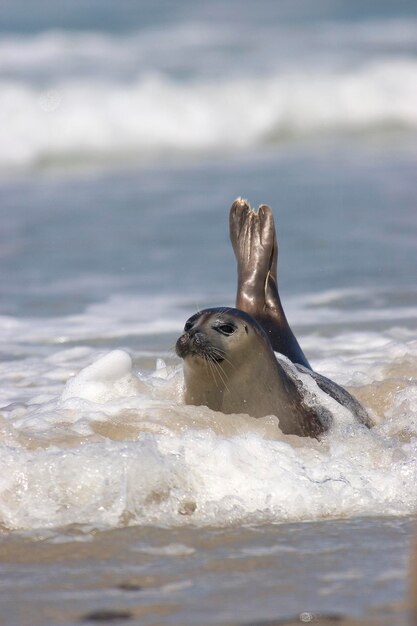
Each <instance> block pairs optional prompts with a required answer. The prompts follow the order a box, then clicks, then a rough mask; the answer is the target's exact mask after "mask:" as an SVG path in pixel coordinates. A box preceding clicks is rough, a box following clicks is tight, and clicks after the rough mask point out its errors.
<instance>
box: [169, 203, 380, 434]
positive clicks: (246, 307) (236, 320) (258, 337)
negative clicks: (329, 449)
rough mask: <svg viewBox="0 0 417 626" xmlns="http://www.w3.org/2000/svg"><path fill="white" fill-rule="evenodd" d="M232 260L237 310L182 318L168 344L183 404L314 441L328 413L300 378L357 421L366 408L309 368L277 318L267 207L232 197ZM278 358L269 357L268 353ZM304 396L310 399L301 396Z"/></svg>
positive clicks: (274, 250)
mask: <svg viewBox="0 0 417 626" xmlns="http://www.w3.org/2000/svg"><path fill="white" fill-rule="evenodd" d="M229 225H230V239H231V242H232V246H233V250H234V252H235V256H236V260H237V273H238V281H237V294H236V307H237V308H213V309H205V310H203V311H200V312H198V313H196V314H195V315H193V316H192V317H190V318H189V319H188V320H187V322H186V324H185V327H184V334H183V335H181V337H180V338H179V339H178V341H177V343H176V352H177V355H178V356H180V357H181V358H182V359H184V381H185V402H186V404H194V405H206V406H208V407H209V408H211V409H213V410H215V411H222V412H223V413H247V414H248V415H251V416H252V417H264V416H266V415H276V416H277V417H278V419H279V425H280V429H281V431H282V432H283V433H285V434H293V435H299V436H309V437H318V436H319V435H321V434H322V433H323V432H325V431H326V430H328V428H329V427H330V425H331V423H332V415H331V413H330V411H328V410H327V409H326V408H325V407H324V406H323V405H322V404H321V403H320V401H319V400H318V399H317V397H314V394H313V398H312V397H311V394H309V393H307V392H306V389H305V387H304V385H303V383H302V380H301V378H302V376H301V375H307V376H308V377H309V378H311V379H313V380H314V382H315V383H316V384H317V386H318V387H319V388H320V389H321V390H322V391H323V392H324V393H325V394H326V395H328V396H330V397H331V398H332V399H333V400H335V401H336V402H337V403H338V404H340V405H341V406H343V407H345V408H347V409H348V410H349V411H350V412H351V413H352V414H353V415H354V416H355V417H356V418H357V420H358V421H359V422H360V423H362V424H364V425H365V426H367V427H371V426H372V421H371V420H370V418H369V415H368V413H367V411H366V410H365V409H364V408H363V407H362V405H361V404H360V403H359V402H358V400H356V399H355V398H354V397H353V396H352V395H351V394H350V393H349V392H348V391H347V390H346V389H344V388H343V387H341V386H340V385H337V384H336V383H335V382H333V381H332V380H330V379H329V378H326V377H325V376H322V375H321V374H318V373H317V372H315V371H313V369H312V368H311V366H310V364H309V362H308V360H307V358H306V356H305V354H304V352H303V350H302V349H301V347H300V345H299V343H298V341H297V339H296V337H295V335H294V333H293V331H292V330H291V328H290V325H289V323H288V320H287V318H286V316H285V313H284V309H283V306H282V304H281V299H280V296H279V291H278V279H277V277H278V269H277V266H278V245H277V236H276V230H275V223H274V218H273V214H272V211H271V209H270V207H269V206H267V205H261V206H260V207H259V209H258V212H255V211H253V210H252V209H251V207H250V205H249V203H248V202H247V200H243V199H242V198H237V199H236V200H235V201H234V202H233V204H232V206H231V208H230V217H229ZM275 353H280V354H281V355H283V357H284V358H283V359H282V358H280V359H279V360H277V358H276V356H277V355H276V354H275ZM308 396H310V397H308Z"/></svg>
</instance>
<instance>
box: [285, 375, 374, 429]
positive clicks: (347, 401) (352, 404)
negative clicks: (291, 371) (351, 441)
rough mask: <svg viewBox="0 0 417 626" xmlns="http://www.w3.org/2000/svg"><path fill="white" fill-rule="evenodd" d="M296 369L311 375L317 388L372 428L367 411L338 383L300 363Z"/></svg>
mask: <svg viewBox="0 0 417 626" xmlns="http://www.w3.org/2000/svg"><path fill="white" fill-rule="evenodd" d="M295 367H296V368H297V369H298V371H299V372H301V373H302V374H309V375H310V376H311V377H312V378H314V380H315V381H316V383H317V386H318V387H319V388H320V389H321V390H322V391H324V393H326V394H327V395H328V396H330V397H331V398H333V400H336V402H338V403H339V404H340V405H341V406H344V407H345V408H346V409H348V410H349V411H350V412H351V413H352V415H354V416H355V417H356V419H357V420H358V421H359V422H360V423H361V424H363V425H364V426H367V428H372V426H373V422H372V420H371V418H370V417H369V415H368V412H367V411H366V409H365V408H364V407H363V406H362V405H361V403H360V402H359V401H358V400H356V398H354V397H353V396H352V395H351V394H350V393H349V392H348V391H346V389H345V388H344V387H341V386H340V385H338V384H337V383H335V382H333V381H332V380H330V378H326V376H322V375H321V374H318V373H317V372H315V371H314V370H309V369H307V368H306V367H303V366H302V365H299V364H298V363H296V364H295Z"/></svg>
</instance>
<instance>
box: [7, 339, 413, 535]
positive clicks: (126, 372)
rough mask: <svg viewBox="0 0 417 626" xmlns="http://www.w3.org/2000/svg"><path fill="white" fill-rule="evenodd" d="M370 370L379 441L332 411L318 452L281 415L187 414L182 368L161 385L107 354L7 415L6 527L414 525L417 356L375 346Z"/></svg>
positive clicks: (162, 370)
mask: <svg viewBox="0 0 417 626" xmlns="http://www.w3.org/2000/svg"><path fill="white" fill-rule="evenodd" d="M363 338H364V340H365V334H364V336H363ZM362 348H363V346H362ZM372 349H373V348H372V345H370V347H369V351H370V352H372ZM360 350H361V349H360V348H359V347H358V349H357V353H356V356H352V355H351V357H350V358H351V359H352V363H351V368H350V379H349V380H348V381H347V382H348V383H349V382H350V383H352V381H353V380H354V379H355V358H358V359H359V358H360ZM93 355H94V352H93V351H90V352H89V349H79V348H75V349H73V350H65V351H62V353H57V354H55V355H54V356H53V357H52V358H50V357H48V361H47V362H48V365H49V367H50V366H51V364H52V363H53V364H54V367H58V368H59V367H60V366H65V367H67V366H68V364H70V363H72V365H74V362H75V361H76V360H77V359H80V361H85V360H86V359H87V358H90V359H91V358H92V357H93ZM370 356H371V357H372V354H371V355H370ZM343 367H344V366H343ZM341 371H342V370H341ZM366 372H367V375H368V378H370V379H372V380H373V381H374V382H372V383H371V384H370V385H362V387H358V388H357V390H358V391H359V392H361V393H369V396H368V400H369V403H370V404H368V406H369V405H370V407H371V410H374V411H380V416H379V417H380V421H381V423H380V424H379V425H378V426H376V427H375V428H374V429H372V430H368V429H366V428H365V427H361V426H359V425H356V424H354V423H353V422H352V420H351V419H346V415H344V414H343V410H340V411H339V410H338V409H337V408H336V407H334V406H332V407H330V405H329V408H331V409H332V411H333V413H334V416H335V421H336V427H334V428H332V430H331V431H330V433H329V434H328V435H326V436H325V437H324V438H323V439H322V441H321V442H316V441H315V440H310V439H299V438H297V437H285V436H283V435H281V434H280V432H279V429H278V426H277V420H276V418H272V417H271V418H265V419H263V420H256V419H253V418H250V417H248V416H243V415H242V416H239V415H222V414H219V413H214V412H212V411H210V410H209V409H207V408H206V407H189V406H184V405H183V404H182V400H181V388H182V384H183V379H182V372H181V367H180V366H176V367H172V366H168V365H166V364H165V363H163V362H162V361H161V360H159V362H158V367H157V369H156V371H155V372H154V373H153V374H146V373H135V372H134V371H133V370H132V364H131V359H130V356H129V355H128V354H126V353H125V352H123V351H121V350H116V351H113V352H111V353H110V354H107V355H103V356H102V357H101V358H100V359H98V360H96V361H95V362H93V363H91V364H89V365H87V367H85V368H83V369H81V371H79V372H78V373H77V374H76V375H75V377H73V378H72V379H70V380H69V381H68V382H67V383H66V385H65V387H64V389H62V382H58V379H59V377H55V378H53V381H52V383H51V385H52V386H53V388H54V389H55V392H56V395H55V396H54V397H53V396H52V397H49V398H44V399H42V398H39V397H38V402H37V403H32V404H31V403H30V402H28V403H26V404H25V403H24V402H22V403H21V405H20V407H6V408H4V409H3V411H2V414H3V417H2V418H1V422H0V427H1V430H0V432H1V440H0V441H1V458H2V463H3V464H4V467H7V471H4V472H2V473H1V478H0V494H1V497H0V521H1V523H2V524H3V525H4V526H5V527H7V528H11V529H15V528H20V529H22V528H23V529H26V528H27V529H29V528H40V527H54V526H62V525H66V524H72V523H79V524H86V525H88V527H89V528H91V526H107V527H114V526H119V525H125V524H155V523H156V524H163V525H166V524H168V525H181V524H184V523H189V522H192V523H193V524H197V525H207V524H235V523H242V521H252V522H257V523H259V522H263V521H274V522H276V521H282V520H293V521H296V520H306V519H310V520H311V519H321V518H326V517H339V516H353V515H359V514H361V515H391V514H409V513H411V512H413V511H414V510H415V507H416V498H415V484H416V479H417V411H416V403H415V394H416V388H417V386H416V380H417V345H416V344H415V343H413V342H412V343H404V342H402V341H400V340H394V339H393V338H391V341H390V342H389V343H386V344H385V349H383V348H382V344H380V343H375V352H374V353H373V360H372V358H371V359H370V360H369V362H368V364H367V365H366ZM339 374H340V371H339ZM312 391H314V393H315V394H320V393H321V392H320V391H319V390H317V388H316V387H315V389H314V390H312ZM32 393H33V391H32ZM374 396H375V397H374ZM322 400H323V402H326V399H325V398H324V396H322ZM372 402H373V403H374V404H372Z"/></svg>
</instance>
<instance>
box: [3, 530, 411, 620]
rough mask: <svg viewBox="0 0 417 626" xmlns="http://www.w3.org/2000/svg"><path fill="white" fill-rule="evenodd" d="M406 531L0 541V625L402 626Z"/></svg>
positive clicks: (153, 533) (36, 535)
mask: <svg viewBox="0 0 417 626" xmlns="http://www.w3.org/2000/svg"><path fill="white" fill-rule="evenodd" d="M412 528H413V521H412V519H411V518H362V519H359V518H357V519H351V520H333V521H324V522H314V523H299V524H277V525H266V526H255V527H247V528H223V529H222V528H210V529H202V528H200V529H197V528H182V529H158V528H151V527H148V528H144V527H132V528H121V529H117V530H109V531H97V530H93V529H90V530H89V531H88V529H86V528H83V529H81V528H74V527H73V528H66V529H62V530H61V531H55V530H51V531H48V530H45V531H33V532H30V533H11V534H4V535H3V536H2V537H1V540H0V575H1V587H2V594H1V599H0V624H2V625H3V624H4V625H5V626H6V625H7V626H12V625H18V624H19V626H29V625H30V626H48V625H52V624H56V625H59V624H71V625H75V624H80V623H112V624H124V623H126V624H141V625H142V624H143V626H160V625H165V624H166V625H169V624H181V625H182V624H184V625H192V626H193V625H198V626H211V625H214V624H217V625H221V626H274V625H278V624H279V625H284V624H285V625H287V626H290V625H292V624H303V623H304V624H305V623H312V624H321V625H323V626H326V625H327V624H338V625H340V626H354V625H355V626H356V625H360V624H363V625H365V624H366V625H367V626H388V625H390V626H393V625H394V624H395V625H396V626H402V625H404V626H405V624H407V623H408V622H407V605H406V600H407V585H408V582H407V581H408V556H409V545H410V535H411V531H412ZM381 545H384V546H385V550H384V551H381V549H380V546H381Z"/></svg>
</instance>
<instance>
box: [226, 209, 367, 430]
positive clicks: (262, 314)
mask: <svg viewBox="0 0 417 626" xmlns="http://www.w3.org/2000/svg"><path fill="white" fill-rule="evenodd" d="M229 229H230V240H231V242H232V246H233V250H234V253H235V256H236V261H237V275H238V280H237V294H236V307H237V308H238V309H241V310H243V311H245V312H246V313H249V315H252V317H254V318H255V319H256V321H257V322H258V323H259V324H260V325H261V326H262V328H263V329H264V330H265V332H266V334H267V335H268V338H269V340H270V342H271V345H272V348H273V350H274V351H275V352H278V353H280V354H283V355H284V356H286V357H287V358H288V359H289V360H290V361H292V363H294V364H295V366H296V369H297V370H298V371H299V372H300V373H308V374H309V375H310V376H311V377H312V378H313V379H314V380H315V382H316V384H317V385H318V387H319V388H320V389H321V390H322V391H324V392H325V393H326V394H327V395H328V396H330V397H331V398H333V399H334V400H336V402H338V403H339V404H340V405H342V406H343V407H345V408H347V409H348V410H349V411H350V412H351V413H352V414H353V415H354V416H355V417H356V418H357V419H358V421H359V422H361V423H362V424H364V425H365V426H367V427H368V428H370V427H371V426H373V423H372V420H371V418H370V417H369V415H368V412H367V411H366V410H365V408H364V407H363V406H362V405H361V404H360V402H358V400H356V398H354V397H353V396H352V395H351V394H350V393H349V392H348V391H347V390H346V389H344V388H343V387H341V386H340V385H338V384H336V383H335V382H333V381H332V380H330V379H329V378H326V376H322V375H321V374H319V373H317V372H315V371H313V369H312V368H311V366H310V364H309V362H308V360H307V357H306V356H305V354H304V352H303V350H302V349H301V347H300V345H299V343H298V341H297V339H296V337H295V335H294V333H293V331H292V330H291V328H290V325H289V323H288V320H287V318H286V315H285V313H284V309H283V306H282V304H281V298H280V295H279V291H278V243H277V235H276V228H275V223H274V216H273V214H272V210H271V208H270V207H269V206H268V205H266V204H262V205H261V206H260V207H259V208H258V211H257V212H255V211H254V210H253V209H252V208H251V206H250V204H249V202H248V201H247V200H244V199H243V198H237V199H236V200H235V201H234V202H233V204H232V206H231V207H230V214H229Z"/></svg>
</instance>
